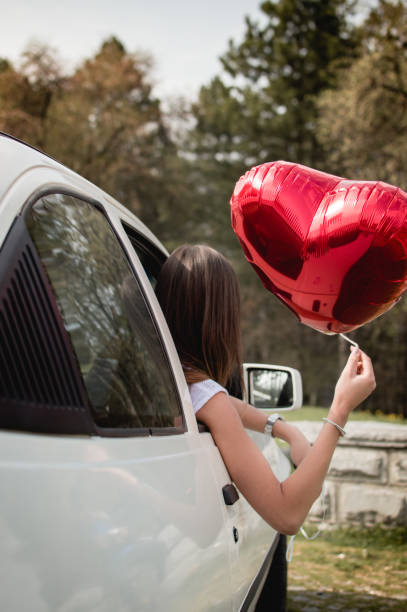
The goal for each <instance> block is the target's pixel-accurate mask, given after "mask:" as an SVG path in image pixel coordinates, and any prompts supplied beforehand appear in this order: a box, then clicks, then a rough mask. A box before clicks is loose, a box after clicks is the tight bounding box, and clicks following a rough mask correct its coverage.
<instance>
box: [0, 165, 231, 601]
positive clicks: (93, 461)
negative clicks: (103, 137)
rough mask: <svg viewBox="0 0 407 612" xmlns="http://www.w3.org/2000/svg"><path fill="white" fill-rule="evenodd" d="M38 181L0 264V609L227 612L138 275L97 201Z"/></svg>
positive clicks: (207, 472) (203, 489)
mask: <svg viewBox="0 0 407 612" xmlns="http://www.w3.org/2000/svg"><path fill="white" fill-rule="evenodd" d="M40 177H41V184H40V185H38V186H37V189H36V190H35V191H34V192H33V193H31V194H30V198H29V199H28V202H27V204H26V206H25V208H24V211H23V213H22V214H21V215H19V216H18V217H17V218H16V219H15V221H14V223H13V225H12V227H11V228H10V231H9V233H8V236H7V239H6V241H5V244H4V245H3V247H2V253H1V269H0V272H1V278H0V287H1V289H0V298H1V299H0V308H1V316H2V329H1V333H2V337H1V340H2V342H1V346H2V351H1V364H0V365H1V371H2V385H1V393H2V397H1V398H0V400H1V405H2V408H4V411H2V413H1V414H2V418H3V416H4V415H6V417H7V418H6V417H4V419H5V420H3V421H1V422H0V427H1V428H2V431H1V453H0V479H1V480H0V485H1V489H2V499H3V501H2V508H1V510H0V533H1V537H2V542H3V543H4V546H3V552H2V560H1V565H2V575H3V584H4V585H6V587H5V588H3V589H2V591H1V592H0V608H1V609H9V610H11V609H13V610H17V609H18V610H19V611H21V612H23V611H24V610H30V611H32V610H33V611H36V610H38V611H40V610H41V611H44V610H50V611H51V610H64V611H67V612H68V611H74V610H78V611H79V610H90V609H92V610H96V609H97V610H98V611H102V612H103V611H105V610H106V611H111V610H112V609H115V610H134V609H137V610H146V611H147V610H148V611H152V610H163V609H165V610H174V611H177V612H178V611H182V610H188V611H189V610H191V609H194V610H196V611H199V610H219V611H220V610H222V611H223V610H233V609H234V604H233V595H232V580H231V565H230V558H229V556H230V548H231V545H230V542H231V540H232V537H233V534H232V533H230V532H229V529H228V520H227V509H226V506H225V504H224V501H223V499H222V496H221V491H220V490H219V482H218V480H217V478H216V475H215V474H214V468H213V464H212V463H213V462H212V460H211V453H212V447H211V448H210V449H208V444H207V443H203V440H202V438H201V436H200V434H199V432H198V427H197V424H196V421H195V419H194V417H193V412H192V407H191V405H190V400H189V398H188V394H187V392H186V385H185V382H183V383H182V381H181V382H180V366H179V364H178V363H175V366H174V364H173V354H172V353H171V351H173V347H172V346H171V342H170V341H169V339H168V338H166V337H165V334H163V333H162V329H161V327H160V324H159V323H157V319H156V316H155V315H154V312H153V311H152V308H151V304H150V298H149V296H150V294H149V293H148V291H149V289H146V286H144V284H143V282H144V281H143V279H142V280H141V281H140V279H139V278H138V274H137V270H136V268H137V265H140V264H139V263H138V264H137V261H136V259H135V258H134V257H133V256H130V257H129V253H128V251H127V250H124V249H123V245H122V243H121V241H120V239H119V238H118V235H117V231H115V225H116V224H117V216H116V215H115V214H114V210H113V207H110V209H109V206H108V203H107V202H103V201H101V200H103V198H101V197H99V198H98V199H95V198H94V195H97V196H100V192H97V191H95V192H93V191H92V189H91V187H89V186H88V184H86V183H85V181H83V183H82V182H81V181H79V180H76V181H75V186H74V187H72V186H71V185H70V181H69V176H68V177H64V179H63V181H62V182H63V183H64V187H63V189H62V188H61V187H59V188H58V189H56V188H55V187H52V185H54V184H56V183H59V184H61V175H60V174H59V175H58V177H57V176H54V175H53V173H52V171H51V170H49V171H47V172H46V171H44V170H43V169H42V170H41V172H40ZM56 179H58V180H56ZM33 182H35V180H34V176H33V173H32V172H31V174H30V177H29V184H30V185H32V184H33ZM26 193H27V184H26V182H25V178H24V177H22V178H21V179H20V184H19V181H16V182H15V183H14V185H13V189H12V190H11V191H10V192H8V194H7V195H6V197H5V199H4V200H3V202H2V203H1V206H2V208H3V210H4V209H5V208H7V207H10V206H14V207H15V208H17V207H18V206H17V204H16V198H18V197H19V194H20V197H23V194H26ZM11 198H12V201H11V200H10V199H11ZM24 200H27V198H26V197H24ZM107 210H109V214H108V213H107V212H106V211H107ZM144 280H145V279H144ZM146 291H147V293H146ZM177 368H178V370H177ZM218 463H219V462H218ZM21 584H23V585H24V588H20V585H21ZM191 607H192V608H191Z"/></svg>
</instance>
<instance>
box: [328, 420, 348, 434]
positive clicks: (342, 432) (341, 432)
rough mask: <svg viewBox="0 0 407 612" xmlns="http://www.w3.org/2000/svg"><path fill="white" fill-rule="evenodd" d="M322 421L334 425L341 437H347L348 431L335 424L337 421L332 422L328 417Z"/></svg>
mask: <svg viewBox="0 0 407 612" xmlns="http://www.w3.org/2000/svg"><path fill="white" fill-rule="evenodd" d="M322 420H323V421H325V423H329V424H330V425H333V426H334V427H336V429H337V430H338V431H339V433H340V434H341V436H346V431H345V430H344V429H343V427H341V426H340V425H338V423H335V421H331V419H328V418H326V417H324V418H323V419H322Z"/></svg>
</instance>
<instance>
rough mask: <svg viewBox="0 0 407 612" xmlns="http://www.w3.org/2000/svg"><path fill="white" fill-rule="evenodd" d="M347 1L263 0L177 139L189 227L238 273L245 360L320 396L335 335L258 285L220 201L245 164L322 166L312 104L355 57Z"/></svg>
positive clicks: (332, 368) (326, 385) (325, 396)
mask: <svg viewBox="0 0 407 612" xmlns="http://www.w3.org/2000/svg"><path fill="white" fill-rule="evenodd" d="M354 4H355V3H354V2H351V1H350V0H328V1H326V2H315V1H312V0H280V1H279V2H276V1H273V2H270V1H269V2H263V3H262V4H261V7H260V8H261V12H262V19H261V20H259V21H255V20H254V19H250V18H247V19H246V24H245V34H244V37H243V40H242V41H241V42H239V43H236V42H233V41H231V42H230V43H229V48H228V50H227V52H226V53H225V54H224V55H223V57H222V58H221V63H222V67H223V73H222V74H221V75H219V76H217V77H215V78H214V79H213V80H212V81H211V82H210V83H209V84H208V85H206V86H204V87H202V88H201V90H200V93H199V97H198V99H197V101H196V103H195V104H194V106H193V117H194V119H195V125H194V129H193V130H192V131H191V132H190V133H189V134H188V142H186V143H184V145H183V149H184V150H187V152H188V153H189V159H190V160H191V162H190V167H191V175H193V176H194V177H195V178H194V185H195V189H193V190H192V191H191V193H192V194H193V196H194V198H193V203H192V206H193V207H194V208H193V210H194V216H195V218H196V219H202V220H203V221H201V222H198V223H197V224H196V227H195V235H198V239H199V238H200V239H202V236H203V237H204V239H205V240H206V241H207V242H209V243H211V244H212V245H213V246H215V247H217V248H220V250H222V251H223V252H224V253H225V254H226V255H228V256H229V257H231V258H232V260H233V263H234V266H235V269H236V270H237V272H238V274H239V277H240V280H241V286H242V294H243V332H244V348H245V358H246V359H248V360H249V361H251V360H253V361H271V362H273V363H276V364H284V363H286V364H290V365H292V366H294V367H298V368H300V369H301V371H302V373H303V375H304V382H305V397H306V400H307V401H310V400H312V401H315V402H323V403H328V402H329V399H330V396H331V393H332V391H333V387H334V383H335V377H336V374H337V368H336V361H333V362H332V360H330V359H329V356H330V355H331V354H332V346H334V352H336V340H335V339H334V338H330V337H326V336H323V335H322V334H317V333H316V332H315V331H313V330H310V329H307V328H306V327H305V326H303V325H300V324H299V323H298V322H297V321H296V320H295V318H294V317H293V315H292V314H291V313H290V312H288V311H287V310H286V309H285V308H284V307H283V306H282V305H281V304H280V303H279V302H278V300H277V299H275V298H274V297H273V296H271V295H270V294H269V293H268V292H266V291H265V290H264V288H263V286H262V285H261V283H260V281H259V280H258V278H257V276H256V275H255V274H254V272H253V270H252V269H251V267H250V266H249V264H247V263H246V262H245V261H244V258H243V255H242V252H241V248H240V245H239V244H238V242H237V240H236V239H235V237H234V235H233V232H232V229H231V224H230V215H229V207H228V201H229V198H230V196H231V193H232V191H233V187H234V184H235V182H236V180H237V179H238V178H239V176H240V175H241V174H243V173H244V172H245V171H246V170H247V169H248V168H249V167H250V166H253V165H257V164H261V163H263V162H265V161H271V160H273V159H287V160H290V161H296V162H300V163H303V164H308V165H316V166H318V167H319V168H322V169H323V167H324V156H323V149H322V147H321V146H320V144H319V142H318V141H317V136H316V131H315V128H316V120H317V115H318V107H317V103H316V102H317V98H318V95H319V94H320V93H321V92H322V91H324V90H325V89H326V88H328V87H332V86H333V85H334V84H335V83H336V74H337V71H338V67H340V66H343V65H348V64H349V63H350V62H351V61H352V59H353V58H354V57H355V56H356V55H357V50H358V40H359V38H358V33H357V31H356V29H355V26H354V25H352V24H351V23H350V22H349V17H350V15H351V14H352V11H353V7H354Z"/></svg>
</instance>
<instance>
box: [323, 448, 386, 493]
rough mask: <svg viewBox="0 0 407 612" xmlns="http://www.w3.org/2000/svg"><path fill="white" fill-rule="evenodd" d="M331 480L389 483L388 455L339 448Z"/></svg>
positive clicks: (332, 468)
mask: <svg viewBox="0 0 407 612" xmlns="http://www.w3.org/2000/svg"><path fill="white" fill-rule="evenodd" d="M328 476H329V477H330V478H335V479H337V478H338V479H340V480H352V481H353V482H357V481H366V480H368V481H376V482H380V483H382V484H385V483H386V482H387V453H386V452H385V451H384V450H377V449H373V448H372V449H367V448H353V447H349V446H343V447H339V448H337V449H336V450H335V454H334V456H333V459H332V462H331V467H330V469H329V475H328Z"/></svg>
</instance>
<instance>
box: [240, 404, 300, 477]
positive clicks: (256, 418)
mask: <svg viewBox="0 0 407 612" xmlns="http://www.w3.org/2000/svg"><path fill="white" fill-rule="evenodd" d="M230 401H231V402H232V404H233V406H234V408H235V409H236V411H237V413H238V415H239V416H240V419H241V421H242V423H243V427H245V428H246V429H252V430H253V431H258V432H260V433H263V431H264V427H265V425H266V421H267V417H268V414H265V413H264V412H262V411H261V410H258V408H255V407H254V406H252V405H251V404H248V403H247V402H243V401H242V400H240V399H237V398H236V397H231V396H230ZM273 436H274V437H275V438H280V440H284V441H285V442H288V444H289V445H290V454H291V459H292V460H293V463H294V464H295V465H296V466H298V465H299V464H300V463H301V461H302V460H303V459H304V457H305V456H306V455H307V454H308V451H309V449H310V444H309V442H308V440H307V438H306V437H305V436H304V434H303V433H302V432H301V431H300V430H299V429H298V428H297V427H295V426H294V425H290V424H289V423H287V422H286V421H280V420H278V421H276V422H275V423H274V425H273Z"/></svg>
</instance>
